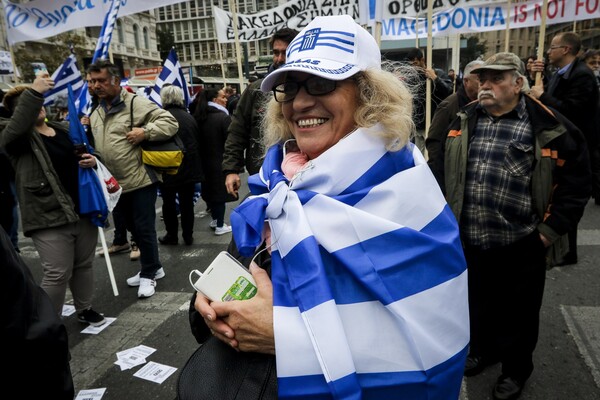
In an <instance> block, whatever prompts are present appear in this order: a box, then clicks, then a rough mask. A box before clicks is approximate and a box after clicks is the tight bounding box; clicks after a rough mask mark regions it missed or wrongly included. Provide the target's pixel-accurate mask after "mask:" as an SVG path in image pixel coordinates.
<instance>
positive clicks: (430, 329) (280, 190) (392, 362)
mask: <svg viewBox="0 0 600 400" xmlns="http://www.w3.org/2000/svg"><path fill="white" fill-rule="evenodd" d="M370 129H373V130H376V129H379V127H378V126H376V127H374V128H370ZM282 158H283V156H282V148H281V146H280V145H278V146H274V147H272V148H271V149H269V151H268V152H267V155H266V158H265V161H264V163H263V166H262V168H261V171H260V172H259V174H256V175H253V176H251V177H250V179H249V183H250V186H251V191H252V193H253V196H251V197H249V198H248V199H247V200H246V201H244V202H243V203H242V204H240V206H238V207H237V208H236V209H235V210H234V212H233V213H232V216H231V220H232V225H233V232H234V239H235V241H236V244H237V246H238V249H239V250H240V252H241V253H242V254H243V255H245V256H248V255H251V254H252V253H253V252H254V251H255V250H256V248H257V246H259V245H260V243H261V240H262V239H261V232H262V230H263V225H264V221H265V220H266V221H268V223H269V225H270V228H271V232H272V234H271V240H272V242H273V247H272V254H271V256H272V266H271V268H272V276H271V278H272V281H273V302H274V305H273V317H274V331H275V344H276V359H277V377H278V388H279V389H278V390H279V398H280V399H309V398H310V399H378V400H381V399H411V400H418V399H423V400H432V399H448V400H450V399H452V400H456V399H457V398H458V396H459V392H460V385H461V381H462V376H463V368H464V362H465V358H466V353H467V345H468V342H469V316H468V301H467V270H466V263H465V260H464V256H463V253H462V247H461V243H460V238H459V231H458V225H457V223H456V220H455V218H454V216H453V214H452V212H451V210H450V209H449V207H448V205H447V204H446V202H445V200H444V197H443V195H442V193H441V191H440V190H439V187H438V185H437V183H436V180H435V178H434V177H433V175H432V173H431V171H430V169H429V167H428V166H427V164H426V162H425V160H424V159H423V156H422V155H421V153H420V152H419V151H418V150H417V149H416V148H415V147H414V146H413V145H412V144H409V145H408V146H406V147H404V148H403V149H401V150H400V151H396V152H390V151H387V150H386V148H385V145H384V142H383V141H382V139H380V138H379V137H376V136H374V135H373V132H369V130H368V129H358V130H357V131H355V132H353V133H352V134H351V135H349V136H348V137H346V138H344V139H342V140H341V141H340V142H339V143H337V144H336V145H335V146H333V147H332V148H330V149H329V150H327V151H326V152H324V153H323V154H321V155H320V156H319V157H318V158H316V159H314V160H311V161H309V162H308V164H307V165H305V166H304V168H303V169H302V170H301V171H300V172H299V173H298V174H296V176H295V177H294V178H293V179H292V180H291V182H290V181H288V180H287V179H286V178H285V177H284V176H283V174H282V173H281V161H282Z"/></svg>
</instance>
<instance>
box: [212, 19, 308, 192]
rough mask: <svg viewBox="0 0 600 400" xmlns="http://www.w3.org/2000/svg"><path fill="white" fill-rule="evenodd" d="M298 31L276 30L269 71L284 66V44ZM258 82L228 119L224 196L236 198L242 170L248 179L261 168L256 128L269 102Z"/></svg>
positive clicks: (259, 139) (245, 91)
mask: <svg viewBox="0 0 600 400" xmlns="http://www.w3.org/2000/svg"><path fill="white" fill-rule="evenodd" d="M297 34H298V31H295V30H293V29H289V28H283V29H280V30H278V31H277V32H275V33H274V34H273V37H271V49H272V50H273V64H271V66H270V67H269V71H272V70H275V69H277V68H279V66H281V65H283V64H284V63H285V53H286V51H287V47H288V44H290V42H291V41H292V40H293V39H294V37H296V35H297ZM261 83H262V79H259V80H257V81H254V82H252V84H251V85H250V86H248V87H247V88H246V90H244V92H243V93H242V96H241V97H240V99H239V101H238V103H237V106H236V108H235V112H234V113H233V115H232V116H231V117H232V118H231V125H229V129H228V134H227V141H226V142H225V152H224V153H223V173H224V174H225V186H226V187H227V192H228V193H229V194H231V195H233V196H237V194H238V189H239V187H240V185H241V180H240V175H239V174H241V173H242V172H244V167H245V168H246V170H247V171H248V173H249V174H250V175H252V174H255V173H257V172H258V171H259V170H260V166H261V164H262V156H263V148H262V143H261V142H262V132H261V130H260V124H261V122H262V118H263V115H264V113H265V111H266V102H267V101H268V100H269V99H270V97H269V96H267V95H265V94H264V93H263V92H261V90H260V84H261Z"/></svg>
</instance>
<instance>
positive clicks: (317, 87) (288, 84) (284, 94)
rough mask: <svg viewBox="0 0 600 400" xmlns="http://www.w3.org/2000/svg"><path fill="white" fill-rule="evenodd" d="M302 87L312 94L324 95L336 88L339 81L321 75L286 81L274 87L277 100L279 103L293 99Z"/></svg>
mask: <svg viewBox="0 0 600 400" xmlns="http://www.w3.org/2000/svg"><path fill="white" fill-rule="evenodd" d="M302 87H303V88H304V89H305V90H306V93H308V94H310V95H311V96H323V95H325V94H328V93H331V92H333V91H334V90H335V88H336V87H337V81H332V80H330V79H325V78H321V77H320V76H312V77H310V78H308V79H306V80H304V81H302V82H297V81H285V82H283V83H280V84H279V85H276V86H275V87H274V88H273V93H274V95H275V100H276V101H277V102H279V103H287V102H288V101H292V100H294V98H295V97H296V95H297V94H298V92H299V91H300V88H302Z"/></svg>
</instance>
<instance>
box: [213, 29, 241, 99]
mask: <svg viewBox="0 0 600 400" xmlns="http://www.w3.org/2000/svg"><path fill="white" fill-rule="evenodd" d="M217 49H219V59H220V60H221V75H223V87H225V86H227V80H226V78H225V62H224V60H223V49H222V48H221V43H219V39H217ZM241 88H242V86H241V85H240V91H241V90H242V89H241Z"/></svg>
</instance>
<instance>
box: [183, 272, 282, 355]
mask: <svg viewBox="0 0 600 400" xmlns="http://www.w3.org/2000/svg"><path fill="white" fill-rule="evenodd" d="M250 272H251V273H252V276H253V277H254V280H255V281H256V286H257V289H258V293H257V294H256V296H254V297H253V298H251V299H250V300H243V301H239V300H234V301H228V302H219V301H215V302H212V303H209V302H208V300H207V299H206V298H205V297H204V296H201V295H199V296H197V298H196V303H195V305H194V306H195V308H196V310H198V312H199V313H200V314H201V315H202V316H203V317H204V320H205V322H206V324H207V325H208V327H209V328H210V329H211V332H212V333H213V335H214V336H216V337H217V338H218V339H219V340H221V341H223V342H225V343H227V344H228V345H230V346H231V347H233V348H234V349H238V350H241V351H253V352H258V353H267V354H275V337H274V333H273V286H272V284H271V280H270V279H269V276H268V275H267V272H266V271H265V270H263V269H261V268H259V267H258V266H257V265H256V264H254V263H253V264H252V265H251V266H250Z"/></svg>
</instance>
